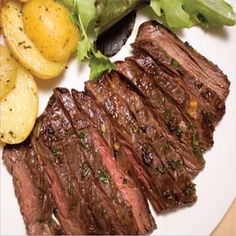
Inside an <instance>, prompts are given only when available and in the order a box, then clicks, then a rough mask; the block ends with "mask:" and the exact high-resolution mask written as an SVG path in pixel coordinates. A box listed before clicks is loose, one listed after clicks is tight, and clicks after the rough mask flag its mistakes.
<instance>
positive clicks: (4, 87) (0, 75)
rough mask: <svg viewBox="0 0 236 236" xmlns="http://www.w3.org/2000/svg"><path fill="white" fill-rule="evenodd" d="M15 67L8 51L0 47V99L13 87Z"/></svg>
mask: <svg viewBox="0 0 236 236" xmlns="http://www.w3.org/2000/svg"><path fill="white" fill-rule="evenodd" d="M17 67H18V65H17V63H16V61H15V60H14V59H13V58H12V56H11V53H10V52H9V50H8V49H7V48H6V47H4V46H2V45H0V99H1V98H3V97H4V96H5V95H6V94H7V93H8V92H9V91H10V90H11V89H12V88H13V87H14V86H15V83H16V71H17Z"/></svg>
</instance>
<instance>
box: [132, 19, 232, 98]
mask: <svg viewBox="0 0 236 236" xmlns="http://www.w3.org/2000/svg"><path fill="white" fill-rule="evenodd" d="M143 40H147V41H152V42H154V43H155V44H157V45H158V46H159V47H160V48H162V49H163V50H164V51H166V52H167V53H168V55H169V56H170V57H171V58H174V59H175V60H176V61H177V62H178V63H179V64H180V65H181V66H182V67H183V68H184V69H185V70H186V71H187V72H188V73H189V75H191V76H193V77H195V79H196V80H199V82H200V83H202V84H204V85H205V86H206V87H208V88H209V89H211V90H212V91H214V92H215V93H216V94H218V96H219V98H220V99H222V101H223V102H224V101H225V99H226V97H227V95H228V93H229V85H230V82H229V81H228V79H227V76H226V75H225V74H224V73H223V72H222V71H221V70H220V69H219V68H218V67H217V66H216V65H214V64H213V63H212V62H210V61H209V60H207V59H206V58H205V57H203V56H202V55H200V54H199V53H198V52H196V51H195V50H194V49H193V48H192V47H191V46H189V45H188V44H187V43H183V42H182V41H181V40H180V39H178V38H177V37H176V36H175V35H174V34H173V33H171V32H170V31H168V30H167V29H166V28H165V27H163V26H161V25H160V24H159V23H158V22H156V21H148V22H145V23H143V24H142V25H141V26H140V27H139V31H138V34H137V38H136V42H139V41H143ZM209 96H211V94H209ZM209 99H210V98H209Z"/></svg>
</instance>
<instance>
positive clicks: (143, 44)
mask: <svg viewBox="0 0 236 236" xmlns="http://www.w3.org/2000/svg"><path fill="white" fill-rule="evenodd" d="M132 47H133V48H134V49H135V52H136V54H139V52H142V51H144V52H145V53H147V54H148V55H150V56H151V57H152V58H153V59H154V60H155V62H156V63H157V64H158V66H159V67H160V68H161V70H163V71H164V72H165V73H167V74H169V75H171V76H173V77H175V76H177V77H178V78H180V79H181V80H183V82H184V86H185V87H186V88H187V90H188V91H191V93H192V94H193V95H194V96H196V97H197V98H198V99H199V101H201V105H202V106H203V107H205V110H209V111H210V112H211V113H213V114H215V116H214V120H213V122H214V123H217V122H218V121H219V120H220V119H221V118H222V116H223V115H224V113H225V104H224V101H223V100H222V99H220V98H219V96H218V94H217V93H216V92H215V91H213V90H212V89H210V88H208V87H207V86H206V85H205V84H203V83H202V82H201V81H199V79H198V78H197V77H195V76H193V75H190V74H189V73H188V72H187V71H186V70H184V69H183V68H182V66H181V65H180V64H179V63H178V62H177V61H176V60H175V59H173V58H171V57H170V56H169V55H168V53H167V52H166V51H164V50H163V49H161V48H160V47H159V46H158V45H157V44H156V43H155V42H149V41H138V42H136V43H133V44H132Z"/></svg>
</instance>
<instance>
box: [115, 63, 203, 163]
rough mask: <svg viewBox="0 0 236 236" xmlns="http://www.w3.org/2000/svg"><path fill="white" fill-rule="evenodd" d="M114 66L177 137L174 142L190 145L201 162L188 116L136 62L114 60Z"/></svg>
mask: <svg viewBox="0 0 236 236" xmlns="http://www.w3.org/2000/svg"><path fill="white" fill-rule="evenodd" d="M116 66H117V68H118V69H119V72H120V73H121V74H122V75H123V76H124V77H125V79H126V80H128V82H129V83H130V84H131V85H132V86H133V88H134V90H135V91H137V93H138V94H140V96H141V97H142V98H143V99H144V101H145V102H146V103H147V106H150V107H151V109H152V111H153V113H154V114H155V117H156V118H157V119H159V122H160V123H161V125H162V126H163V127H166V128H167V129H168V131H169V132H170V134H172V136H174V137H176V138H177V139H178V141H176V142H177V143H178V142H180V143H181V145H184V146H185V149H186V148H187V149H188V148H189V147H191V149H192V153H193V154H194V155H195V156H196V158H197V159H200V160H199V161H200V164H203V163H202V160H201V159H202V152H201V150H202V147H201V145H200V142H201V141H200V140H199V138H198V137H199V134H198V133H197V131H196V128H195V127H191V125H190V124H191V121H190V120H189V119H188V117H186V116H185V114H183V113H181V111H180V110H179V109H178V107H177V106H175V105H174V104H172V101H171V99H170V98H169V97H167V96H165V94H164V93H163V92H162V91H161V90H160V89H158V88H157V86H156V85H155V83H154V82H153V80H152V79H150V78H149V77H148V75H147V74H146V73H145V72H144V71H143V70H142V69H141V68H140V67H139V66H138V65H137V64H136V63H134V62H133V61H131V60H126V61H119V62H116ZM194 131H195V132H194ZM189 153H191V150H190V151H189ZM193 161H196V160H193Z"/></svg>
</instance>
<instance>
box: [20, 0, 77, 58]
mask: <svg viewBox="0 0 236 236" xmlns="http://www.w3.org/2000/svg"><path fill="white" fill-rule="evenodd" d="M22 13H23V22H24V29H25V32H26V34H27V35H28V37H29V38H30V39H31V40H32V41H33V42H34V44H35V46H36V47H37V48H38V50H39V51H40V52H41V53H42V54H43V55H44V56H45V57H46V58H48V59H49V60H52V61H56V62H65V61H67V60H68V59H69V57H70V56H71V54H72V53H73V52H74V51H75V50H76V46H77V44H78V41H79V30H78V28H77V27H76V26H75V25H74V24H73V22H72V21H71V18H70V12H69V11H68V10H67V8H65V7H64V6H62V5H61V4H59V3H58V2H55V1H53V0H31V1H29V2H27V3H26V4H24V6H23V10H22Z"/></svg>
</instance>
